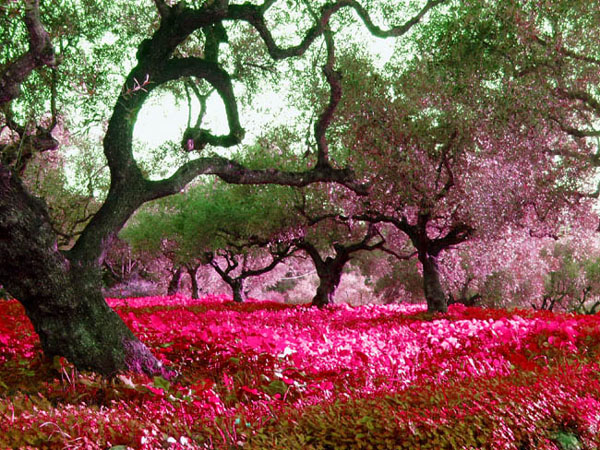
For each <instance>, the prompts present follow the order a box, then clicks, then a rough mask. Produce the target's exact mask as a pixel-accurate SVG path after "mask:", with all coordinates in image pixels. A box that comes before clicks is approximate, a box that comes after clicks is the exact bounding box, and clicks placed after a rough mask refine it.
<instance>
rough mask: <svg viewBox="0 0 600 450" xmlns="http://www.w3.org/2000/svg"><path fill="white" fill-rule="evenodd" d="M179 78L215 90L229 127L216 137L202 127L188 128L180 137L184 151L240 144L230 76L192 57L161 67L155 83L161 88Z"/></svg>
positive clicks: (238, 119)
mask: <svg viewBox="0 0 600 450" xmlns="http://www.w3.org/2000/svg"><path fill="white" fill-rule="evenodd" d="M182 77H195V78H198V79H204V80H206V81H207V82H208V83H209V84H210V85H211V86H212V87H213V88H215V89H216V91H217V92H218V93H219V96H220V97H221V99H222V100H223V104H224V105H225V114H226V115H227V123H228V125H229V134H228V135H222V136H215V135H213V134H212V133H211V132H210V131H209V130H205V129H202V128H195V127H192V128H188V129H187V130H186V131H185V132H184V135H183V142H182V145H183V147H184V148H185V149H187V150H202V149H203V148H204V147H205V146H206V144H210V145H214V146H219V147H231V146H233V145H237V144H239V143H240V142H241V141H242V139H243V138H244V129H243V128H242V126H241V125H240V118H239V112H238V108H237V100H236V98H235V94H234V92H233V85H232V83H231V77H230V76H229V74H228V73H227V72H226V71H224V70H223V69H221V68H220V67H219V65H218V64H216V63H214V62H210V61H205V60H202V59H200V58H191V57H190V58H174V59H171V60H170V61H168V62H167V63H166V64H165V65H164V67H163V69H162V70H161V71H160V73H159V74H157V77H156V78H155V81H156V83H157V85H161V84H163V83H165V82H167V81H172V80H177V79H179V78H182Z"/></svg>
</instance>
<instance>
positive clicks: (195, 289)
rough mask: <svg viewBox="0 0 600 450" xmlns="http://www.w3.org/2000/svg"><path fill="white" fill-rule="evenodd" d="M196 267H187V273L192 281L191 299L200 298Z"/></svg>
mask: <svg viewBox="0 0 600 450" xmlns="http://www.w3.org/2000/svg"><path fill="white" fill-rule="evenodd" d="M199 267H200V266H196V267H188V268H187V271H188V273H189V274H190V280H191V281H192V298H200V286H199V285H198V277H197V275H198V268H199Z"/></svg>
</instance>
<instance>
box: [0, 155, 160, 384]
mask: <svg viewBox="0 0 600 450" xmlns="http://www.w3.org/2000/svg"><path fill="white" fill-rule="evenodd" d="M0 261H2V264H0V283H2V285H4V287H5V288H6V289H7V291H8V292H9V293H11V294H12V295H13V296H14V297H15V298H17V299H18V301H19V302H20V303H21V304H22V305H23V306H24V308H25V312H26V314H27V316H28V317H29V319H30V320H31V323H32V324H33V327H34V329H35V331H36V333H37V334H38V335H39V337H40V341H41V345H42V349H43V351H44V353H45V354H46V355H47V356H49V357H52V356H55V355H60V356H64V357H66V358H67V359H68V360H69V361H71V362H72V363H73V364H75V366H76V367H77V368H79V369H90V370H94V371H96V372H99V373H101V374H105V375H112V374H115V373H116V372H118V371H125V370H134V371H137V372H146V373H148V374H160V375H164V376H169V372H168V371H167V370H165V368H164V367H163V366H162V364H161V363H160V361H158V360H157V359H156V358H155V357H154V356H153V355H152V353H151V352H150V351H149V350H148V348H147V347H146V346H145V345H144V344H142V343H141V342H140V341H139V340H138V339H137V338H136V337H135V336H134V335H133V333H132V332H131V331H130V330H129V328H127V326H126V325H125V323H124V322H123V321H122V320H121V318H120V317H119V316H118V315H117V314H116V313H115V312H114V311H113V310H112V309H111V308H110V307H109V306H108V304H107V303H106V301H105V300H104V298H103V296H102V293H101V290H100V286H101V285H102V284H101V271H100V266H99V265H95V264H92V265H89V266H83V265H82V264H79V263H75V262H73V261H70V260H69V259H67V258H66V256H65V255H64V254H63V253H62V252H60V251H59V250H58V246H57V242H56V235H55V234H54V232H53V230H52V227H51V225H50V220H49V218H48V214H47V212H46V208H45V205H44V204H43V202H42V201H41V200H39V199H37V198H35V197H33V196H31V195H29V194H28V193H27V191H26V190H25V188H24V187H23V185H22V184H21V182H20V181H19V180H18V179H17V178H16V177H15V176H13V175H12V174H11V172H10V170H8V169H6V168H4V167H2V166H1V165H0Z"/></svg>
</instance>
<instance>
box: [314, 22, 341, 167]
mask: <svg viewBox="0 0 600 450" xmlns="http://www.w3.org/2000/svg"><path fill="white" fill-rule="evenodd" d="M324 35H325V43H326V45H327V62H326V63H325V65H324V66H323V73H324V74H325V78H326V79H327V83H328V84H329V89H330V94H329V103H328V104H327V107H326V108H325V110H324V111H323V112H322V113H321V115H320V116H319V120H317V122H316V123H315V139H316V141H317V167H325V166H328V165H329V145H328V143H327V137H326V133H327V128H329V125H330V124H331V121H332V120H333V115H334V113H335V110H336V108H337V106H338V104H339V102H340V100H341V99H342V76H341V74H340V72H337V71H336V70H335V69H334V68H333V66H334V64H335V46H334V43H333V35H332V33H331V31H330V30H325V32H324Z"/></svg>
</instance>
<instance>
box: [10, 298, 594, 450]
mask: <svg viewBox="0 0 600 450" xmlns="http://www.w3.org/2000/svg"><path fill="white" fill-rule="evenodd" d="M109 303H110V304H111V305H112V306H113V307H114V308H115V309H116V311H117V312H118V314H119V315H120V316H121V318H122V319H123V320H124V321H125V322H126V324H127V325H128V326H129V327H131V328H132V330H134V332H135V333H136V334H137V335H139V336H141V337H142V338H143V339H144V341H145V342H146V343H147V344H148V345H149V347H150V348H151V350H152V351H153V352H154V354H156V355H157V356H158V358H159V359H160V360H161V361H162V362H163V363H164V364H165V365H167V366H169V367H170V368H171V369H173V370H176V371H177V376H176V377H175V378H173V379H171V381H166V380H165V379H163V378H161V377H154V378H150V377H146V376H144V375H139V374H132V373H123V374H121V375H118V376H117V377H115V378H113V379H106V378H102V377H100V376H99V375H96V374H93V373H86V372H78V371H76V370H75V369H74V367H73V366H72V365H71V364H70V363H69V362H68V361H66V360H64V359H63V358H58V357H57V358H55V359H54V360H52V361H49V360H47V359H44V357H43V353H42V351H41V347H40V343H39V340H38V338H37V336H36V335H35V333H34V332H33V330H32V327H31V325H30V323H29V321H28V320H27V318H26V316H25V315H24V312H23V308H22V307H21V306H20V304H19V303H17V302H16V301H2V302H1V303H0V309H1V310H2V311H1V312H2V316H3V317H4V320H3V321H2V322H1V323H0V363H1V364H0V447H2V448H6V447H13V448H27V447H29V448H39V447H45V448H127V447H131V448H315V449H317V448H431V449H439V448H457V449H458V448H460V449H462V448H466V449H475V448H494V449H523V448H529V449H567V448H569V449H576V448H590V449H591V448H598V447H600V437H599V433H598V428H599V426H600V413H598V411H599V410H600V408H599V407H600V380H599V375H598V374H599V370H598V369H599V368H598V363H597V359H598V353H599V351H600V320H599V319H598V317H597V316H589V315H588V316H583V315H572V314H555V313H550V312H547V311H525V310H514V311H505V310H493V309H480V308H467V307H464V306H461V305H452V306H451V307H450V308H449V311H448V313H446V314H436V315H431V314H428V313H426V311H425V309H426V306H425V305H410V304H394V305H386V306H381V305H367V306H361V307H356V308H352V307H349V306H347V305H333V306H329V307H327V308H325V309H324V310H319V309H316V308H307V307H305V306H291V305H284V304H279V303H274V302H266V301H264V302H263V301H256V300H254V301H250V302H247V303H244V304H238V303H234V302H232V301H230V299H228V298H226V297H218V296H209V297H204V298H202V299H199V300H193V299H188V298H184V297H181V296H173V297H148V298H139V299H134V298H130V299H109Z"/></svg>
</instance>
